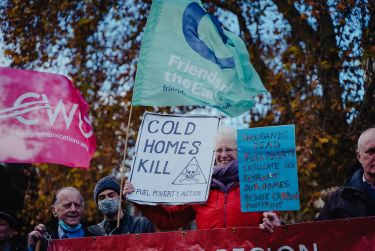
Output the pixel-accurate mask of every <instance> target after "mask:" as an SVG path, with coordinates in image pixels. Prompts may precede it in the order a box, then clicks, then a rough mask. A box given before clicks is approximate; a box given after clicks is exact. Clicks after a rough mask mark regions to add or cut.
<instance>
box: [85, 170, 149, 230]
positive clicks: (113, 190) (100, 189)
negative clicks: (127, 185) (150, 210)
mask: <svg viewBox="0 0 375 251" xmlns="http://www.w3.org/2000/svg"><path fill="white" fill-rule="evenodd" d="M94 200H95V202H96V204H97V205H98V208H99V210H100V211H101V212H102V213H103V215H104V220H103V221H102V222H100V223H99V224H97V225H93V226H90V227H89V228H88V231H89V232H90V234H92V235H96V236H110V235H117V234H135V233H152V232H155V229H154V226H153V224H152V223H151V222H150V221H149V220H148V219H146V218H145V217H135V216H131V215H129V214H128V213H127V212H126V211H124V210H122V209H121V211H120V214H118V208H119V201H120V183H119V182H118V181H117V179H116V178H115V177H113V176H106V177H104V178H102V179H101V180H99V182H98V183H97V184H96V186H95V188H94ZM118 215H119V216H120V226H119V227H117V217H118Z"/></svg>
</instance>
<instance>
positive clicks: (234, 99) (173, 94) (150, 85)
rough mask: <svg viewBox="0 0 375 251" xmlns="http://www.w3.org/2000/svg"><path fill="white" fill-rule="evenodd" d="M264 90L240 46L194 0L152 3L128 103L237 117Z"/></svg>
mask: <svg viewBox="0 0 375 251" xmlns="http://www.w3.org/2000/svg"><path fill="white" fill-rule="evenodd" d="M266 91H267V90H266V89H265V88H264V86H263V84H262V81H261V80H260V78H259V76H258V74H257V73H256V71H255V69H254V68H253V66H252V65H251V63H250V61H249V55H248V52H247V49H246V46H245V44H244V42H243V41H242V40H241V38H239V37H238V36H236V35H234V34H232V33H230V32H228V31H225V30H223V29H222V28H221V26H220V24H219V23H218V21H217V20H216V19H215V18H214V17H213V16H211V15H210V14H208V13H207V12H206V11H205V9H203V7H202V3H201V2H200V1H189V0H154V1H152V6H151V11H150V14H149V17H148V20H147V24H146V28H145V34H144V37H143V41H142V47H141V53H140V58H139V62H138V68H137V74H136V79H135V87H134V94H133V105H146V106H147V105H151V106H174V105H209V106H213V107H215V108H217V109H219V110H220V111H222V112H224V113H226V114H228V115H230V116H238V115H240V114H242V113H244V112H246V111H248V110H249V109H250V108H251V107H252V106H253V105H254V96H256V95H258V94H259V93H261V92H266Z"/></svg>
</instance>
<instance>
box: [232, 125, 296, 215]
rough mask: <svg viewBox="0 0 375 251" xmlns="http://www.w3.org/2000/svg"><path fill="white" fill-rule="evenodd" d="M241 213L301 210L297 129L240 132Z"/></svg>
mask: <svg viewBox="0 0 375 251" xmlns="http://www.w3.org/2000/svg"><path fill="white" fill-rule="evenodd" d="M237 144H238V160H239V179H240V189H241V211H242V212H259V211H272V210H276V211H282V210H299V209H300V204H299V192H298V177H297V160H296V146H295V133H294V125H283V126H271V127H259V128H250V129H242V130H238V134H237Z"/></svg>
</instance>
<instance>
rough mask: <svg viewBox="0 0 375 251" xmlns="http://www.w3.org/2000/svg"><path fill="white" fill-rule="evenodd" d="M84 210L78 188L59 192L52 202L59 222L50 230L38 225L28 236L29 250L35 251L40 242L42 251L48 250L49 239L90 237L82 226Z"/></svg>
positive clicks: (53, 211) (64, 188)
mask: <svg viewBox="0 0 375 251" xmlns="http://www.w3.org/2000/svg"><path fill="white" fill-rule="evenodd" d="M83 210H84V201H83V197H82V195H81V193H80V192H79V191H78V189H77V188H75V187H63V188H60V189H59V190H57V192H56V193H55V195H54V197H53V200H52V213H53V216H54V217H55V218H56V219H57V220H58V222H57V224H54V225H53V226H52V227H51V228H48V229H47V228H46V226H45V225H44V224H39V225H37V226H36V227H35V228H34V230H33V231H31V232H30V233H29V235H28V250H29V251H30V250H35V247H36V245H37V242H38V241H41V250H47V245H48V243H47V238H52V239H65V238H78V237H85V236H89V233H88V232H87V230H86V228H85V227H84V226H83V225H82V224H81V218H82V215H83ZM45 235H46V237H47V238H46V237H45Z"/></svg>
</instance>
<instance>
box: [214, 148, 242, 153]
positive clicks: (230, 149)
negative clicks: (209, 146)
mask: <svg viewBox="0 0 375 251" xmlns="http://www.w3.org/2000/svg"><path fill="white" fill-rule="evenodd" d="M215 151H216V152H217V153H223V152H226V153H231V152H234V151H237V148H218V149H216V150H215Z"/></svg>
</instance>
